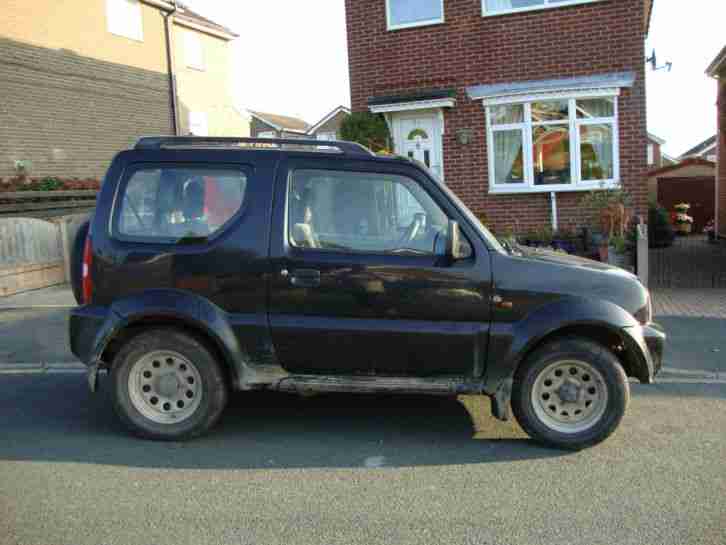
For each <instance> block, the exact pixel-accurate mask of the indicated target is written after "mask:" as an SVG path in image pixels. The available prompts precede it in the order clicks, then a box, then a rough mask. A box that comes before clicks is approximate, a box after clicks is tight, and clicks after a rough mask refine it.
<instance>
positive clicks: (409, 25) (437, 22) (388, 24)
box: [386, 0, 445, 30]
mask: <svg viewBox="0 0 726 545" xmlns="http://www.w3.org/2000/svg"><path fill="white" fill-rule="evenodd" d="M440 2H441V17H440V18H436V19H427V20H425V21H416V22H415V23H400V24H397V25H394V24H392V23H391V0H386V28H387V29H388V30H399V29H401V28H413V27H418V26H429V25H440V24H442V23H444V22H445V21H444V0H440Z"/></svg>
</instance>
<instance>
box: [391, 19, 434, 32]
mask: <svg viewBox="0 0 726 545" xmlns="http://www.w3.org/2000/svg"><path fill="white" fill-rule="evenodd" d="M445 22H446V21H444V19H432V20H429V21H420V22H418V23H404V24H401V25H390V24H389V25H387V27H386V30H388V31H389V32H391V31H394V30H404V29H407V28H418V27H424V26H434V25H443V24H444V23H445Z"/></svg>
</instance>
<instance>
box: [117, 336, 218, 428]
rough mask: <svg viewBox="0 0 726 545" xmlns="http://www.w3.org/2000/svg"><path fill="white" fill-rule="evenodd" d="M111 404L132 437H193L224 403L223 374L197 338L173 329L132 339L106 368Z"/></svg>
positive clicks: (209, 424) (215, 418)
mask: <svg viewBox="0 0 726 545" xmlns="http://www.w3.org/2000/svg"><path fill="white" fill-rule="evenodd" d="M111 388H112V397H113V404H114V408H115V410H116V413H117V414H118V416H119V418H120V419H121V420H122V421H123V423H124V424H125V425H126V426H127V427H128V428H129V429H130V430H131V431H132V432H133V433H134V434H136V435H138V436H140V437H144V438H147V439H157V440H167V441H178V440H182V439H190V438H193V437H197V436H199V435H201V434H203V433H205V432H206V431H208V430H209V429H210V428H212V426H214V424H215V423H216V422H217V421H218V420H219V418H220V416H221V415H222V411H223V410H224V407H225V406H226V404H227V397H228V390H227V384H226V383H225V377H224V373H223V371H222V369H221V367H220V364H219V362H217V361H216V360H215V358H214V356H213V355H212V353H211V352H210V350H209V349H208V348H207V347H206V346H205V345H204V343H202V342H200V341H199V340H198V339H196V338H194V337H192V336H190V335H187V334H185V333H182V332H180V331H178V330H174V329H153V330H150V331H147V332H144V333H140V334H138V335H136V336H134V337H132V338H131V339H130V340H129V341H127V342H126V344H125V345H124V346H123V347H122V348H121V350H119V352H118V354H117V355H116V357H115V358H114V361H113V366H112V369H111Z"/></svg>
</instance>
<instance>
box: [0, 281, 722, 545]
mask: <svg viewBox="0 0 726 545" xmlns="http://www.w3.org/2000/svg"><path fill="white" fill-rule="evenodd" d="M679 291H681V290H679ZM57 296H58V298H59V299H57V300H59V301H62V300H63V297H64V296H63V295H61V294H57ZM33 297H34V298H36V299H37V300H42V301H47V300H51V298H50V295H49V296H47V297H46V296H45V295H44V294H39V293H36V294H34V295H33ZM720 298H721V299H720ZM66 300H67V297H66ZM699 300H700V301H701V304H699V303H698V301H699ZM3 302H4V301H3ZM654 306H655V309H656V314H657V317H658V321H659V322H661V323H663V324H664V325H665V327H666V329H667V331H668V333H669V335H670V337H669V343H668V347H667V355H666V369H665V371H664V373H663V374H662V376H661V377H659V380H658V382H657V383H656V384H654V385H640V384H636V383H632V384H631V388H632V394H633V397H632V400H631V404H630V407H629V409H628V413H627V415H626V417H625V419H624V421H623V423H622V425H621V426H620V428H619V430H618V432H617V433H616V434H615V435H613V436H612V437H611V438H610V439H608V440H607V441H606V442H605V443H603V444H601V445H599V446H598V447H595V448H593V449H590V450H587V451H584V452H579V453H568V452H562V451H558V450H552V449H546V448H543V447H540V446H538V445H536V444H535V443H533V442H532V441H530V440H529V439H528V438H527V437H526V436H525V434H524V433H523V432H522V430H521V429H520V428H519V426H518V425H517V424H516V423H515V422H507V423H502V422H499V421H497V420H495V419H494V418H492V417H491V415H490V411H489V405H488V403H487V402H486V401H485V400H484V399H482V398H478V397H467V396H462V397H460V398H459V399H440V398H436V397H418V396H411V397H405V396H398V397H378V396H351V395H337V396H333V395H329V396H318V397H314V398H310V399H303V398H299V397H295V396H288V395H282V394H273V393H264V394H262V393H245V394H237V395H234V396H233V397H232V400H231V406H230V407H229V408H228V409H227V411H226V412H225V414H224V416H223V419H222V421H221V423H220V425H219V426H218V427H217V428H215V430H213V432H212V433H211V434H210V435H208V436H206V437H203V438H201V439H199V440H195V441H191V442H187V443H156V442H149V441H142V440H139V439H135V438H133V437H130V436H129V435H128V434H126V432H125V431H124V430H123V429H122V428H121V425H120V424H119V422H118V420H117V419H116V418H115V416H114V414H113V410H112V408H111V404H110V399H109V392H108V383H107V382H106V381H105V380H103V378H102V380H101V389H100V392H98V393H97V394H95V395H94V394H90V393H89V392H88V389H87V387H86V385H85V381H84V380H83V376H82V375H80V374H79V373H57V372H56V373H54V372H47V373H41V374H38V373H36V374H28V373H20V374H0V545H6V544H7V545H10V544H12V545H16V544H21V543H22V544H26V543H27V544H33V545H43V544H48V545H51V544H53V545H55V544H66V543H67V544H73V545H84V544H94V545H95V544H98V543H104V544H124V545H126V544H136V543H138V544H144V545H147V544H148V543H155V544H166V543H169V544H172V543H173V544H186V543H189V544H195V545H196V544H208V543H209V544H211V543H235V544H238V543H239V544H247V543H249V544H253V543H254V544H277V543H280V544H283V543H284V544H290V543H295V544H298V543H300V544H313V543H326V544H331V545H332V544H338V543H340V544H356V543H361V544H366V545H372V544H379V543H381V544H383V543H386V544H388V543H396V544H399V543H400V544H408V543H411V544H414V543H415V544H417V545H419V544H421V543H431V544H434V543H452V544H453V543H466V544H468V543H471V544H516V543H526V544H539V543H542V544H547V545H550V544H551V543H553V542H557V543H567V544H568V545H569V544H588V545H595V544H608V545H610V544H613V543H617V544H648V545H651V544H659V545H660V544H663V545H669V544H674V545H675V544H679V545H680V544H687V543H694V544H695V543H698V544H719V545H723V544H724V543H726V533H724V528H726V502H724V497H725V496H726V473H724V471H723V461H724V460H726V363H725V362H724V358H723V354H724V353H726V313H723V314H722V313H721V311H720V310H719V309H720V308H722V306H724V307H726V294H724V293H716V291H715V290H711V291H710V292H709V293H708V294H706V295H699V294H697V293H693V294H682V296H681V297H679V294H678V293H671V294H668V293H663V294H661V293H660V292H657V293H654ZM689 309H690V310H689ZM58 313H60V314H58ZM65 313H67V309H62V308H57V309H51V308H40V309H37V308H36V309H27V308H26V309H25V310H10V311H2V310H0V339H2V347H0V350H4V351H5V352H3V354H4V356H0V363H1V362H3V361H4V360H3V358H5V361H7V358H10V359H14V360H17V361H20V360H21V359H23V358H24V359H25V360H26V361H27V362H30V360H35V361H41V360H45V361H48V362H50V361H52V360H56V361H67V362H69V363H70V362H71V361H72V359H71V358H72V356H71V355H69V353H67V347H66V345H65ZM8 344H9V345H10V346H11V348H10V349H9V348H8ZM13 347H14V348H13ZM60 347H62V348H60Z"/></svg>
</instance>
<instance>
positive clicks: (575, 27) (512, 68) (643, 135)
mask: <svg viewBox="0 0 726 545" xmlns="http://www.w3.org/2000/svg"><path fill="white" fill-rule="evenodd" d="M651 10H652V0H565V1H557V2H555V1H554V0H527V1H522V0H422V1H420V2H415V3H414V2H408V1H405V0H366V1H359V0H346V18H347V28H348V49H349V63H350V81H351V99H352V109H353V110H354V111H364V110H369V111H372V112H377V113H382V114H384V115H385V117H386V119H387V121H388V124H389V127H390V129H391V133H392V136H393V140H394V146H395V151H396V152H397V153H398V154H402V155H406V156H409V157H412V158H415V159H418V160H420V161H422V162H424V163H426V164H427V165H429V167H430V168H431V169H432V170H433V171H435V172H437V173H438V174H439V175H440V176H441V177H442V178H443V179H444V181H445V182H446V184H447V185H449V186H450V187H451V188H452V189H453V190H454V191H455V192H456V193H457V194H458V195H459V196H460V197H461V198H462V199H463V200H464V201H465V202H466V203H467V204H468V205H469V206H470V207H471V208H472V210H473V211H474V212H475V213H477V214H479V215H485V216H486V220H487V222H488V223H489V224H490V226H492V227H494V229H501V228H504V227H505V226H510V227H515V228H516V229H518V230H529V229H536V228H540V227H542V226H544V225H552V226H553V227H557V228H560V229H562V228H567V229H572V228H577V227H579V226H581V225H583V224H584V223H585V222H586V221H587V220H588V218H589V213H588V211H587V210H583V208H582V207H581V206H580V202H581V199H582V196H583V192H584V191H587V190H591V189H595V188H599V187H602V186H607V187H612V186H615V185H616V184H617V183H618V182H621V183H622V185H623V187H625V188H626V189H627V190H628V191H629V192H630V193H631V195H632V197H633V212H634V213H636V214H645V212H646V207H647V184H646V172H647V149H646V148H647V130H646V113H645V63H644V59H645V49H644V41H645V37H646V35H647V31H648V25H649V21H650V15H651Z"/></svg>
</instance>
